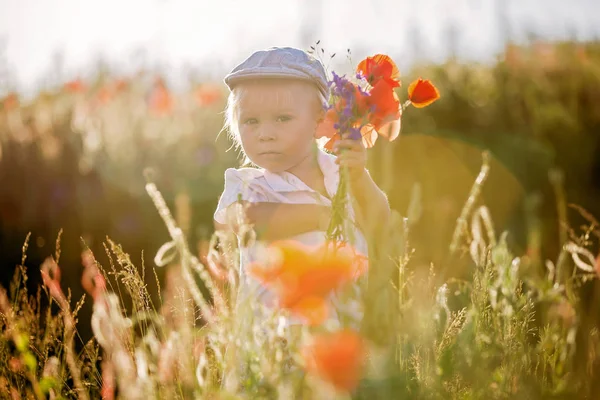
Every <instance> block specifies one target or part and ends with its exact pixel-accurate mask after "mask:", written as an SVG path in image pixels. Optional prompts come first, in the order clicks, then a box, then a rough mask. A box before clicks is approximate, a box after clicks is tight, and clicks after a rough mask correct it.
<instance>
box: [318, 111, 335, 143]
mask: <svg viewBox="0 0 600 400" xmlns="http://www.w3.org/2000/svg"><path fill="white" fill-rule="evenodd" d="M338 120H339V117H338V112H337V110H336V109H334V108H330V109H329V110H327V112H326V113H325V115H324V116H323V120H322V121H321V122H319V124H318V125H317V131H316V132H315V138H317V139H319V138H322V137H327V138H332V137H333V136H334V135H335V134H336V133H337V130H336V129H335V127H334V125H335V124H336V123H337V122H338Z"/></svg>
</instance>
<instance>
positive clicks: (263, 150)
mask: <svg viewBox="0 0 600 400" xmlns="http://www.w3.org/2000/svg"><path fill="white" fill-rule="evenodd" d="M239 93H240V99H239V102H238V109H237V121H238V130H239V133H240V139H241V143H242V148H243V149H244V152H245V153H246V155H247V156H248V158H249V159H250V160H251V161H252V162H253V163H254V164H256V165H258V166H259V167H261V168H264V169H266V170H268V171H271V172H282V171H286V170H289V169H291V168H293V167H294V166H296V165H298V164H299V163H300V162H302V161H304V160H305V159H306V157H308V156H310V154H311V151H312V148H313V146H314V144H315V139H314V134H315V129H316V126H317V122H318V119H319V117H320V112H319V110H320V104H319V97H318V92H317V90H316V88H315V87H314V86H313V85H312V84H310V83H305V82H301V81H292V80H287V81H286V80H280V79H277V80H275V79H273V80H262V81H255V82H248V83H243V84H241V85H240V91H239Z"/></svg>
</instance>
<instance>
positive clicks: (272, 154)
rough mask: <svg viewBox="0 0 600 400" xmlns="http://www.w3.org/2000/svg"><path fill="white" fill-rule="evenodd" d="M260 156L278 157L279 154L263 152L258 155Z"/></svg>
mask: <svg viewBox="0 0 600 400" xmlns="http://www.w3.org/2000/svg"><path fill="white" fill-rule="evenodd" d="M259 154H260V155H261V156H279V155H281V153H279V152H277V151H263V152H262V153H259Z"/></svg>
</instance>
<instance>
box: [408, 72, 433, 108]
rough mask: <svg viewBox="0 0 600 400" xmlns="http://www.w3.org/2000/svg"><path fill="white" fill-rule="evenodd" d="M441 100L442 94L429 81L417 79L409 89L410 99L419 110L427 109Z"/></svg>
mask: <svg viewBox="0 0 600 400" xmlns="http://www.w3.org/2000/svg"><path fill="white" fill-rule="evenodd" d="M439 98H440V92H439V91H438V90H437V88H436V87H435V86H434V85H433V83H431V81H429V80H423V79H421V78H419V79H417V80H416V81H414V82H413V83H411V84H410V86H409V87H408V99H409V100H410V102H411V103H412V105H413V106H415V107H417V108H423V107H427V106H428V105H430V104H431V103H433V102H434V101H436V100H437V99H439Z"/></svg>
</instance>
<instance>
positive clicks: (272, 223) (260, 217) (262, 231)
mask: <svg viewBox="0 0 600 400" xmlns="http://www.w3.org/2000/svg"><path fill="white" fill-rule="evenodd" d="M244 204H245V208H246V219H247V222H248V223H250V224H252V225H253V226H254V230H255V231H256V233H257V235H258V236H259V237H260V238H261V239H263V240H267V241H273V240H279V239H286V238H289V237H292V236H295V235H299V234H301V233H306V232H310V231H324V230H326V229H327V224H328V223H329V218H330V214H331V209H330V208H329V207H327V206H322V205H319V204H286V203H266V202H258V203H248V202H246V203H244ZM215 228H216V229H219V230H220V229H230V228H229V227H228V226H227V225H224V224H220V223H218V222H216V221H215Z"/></svg>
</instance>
